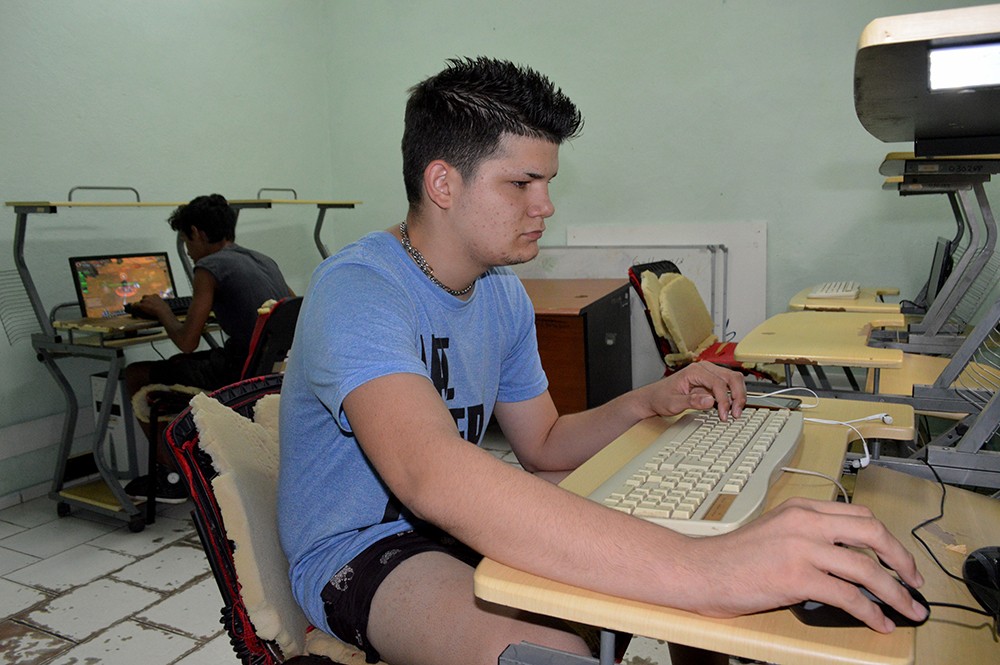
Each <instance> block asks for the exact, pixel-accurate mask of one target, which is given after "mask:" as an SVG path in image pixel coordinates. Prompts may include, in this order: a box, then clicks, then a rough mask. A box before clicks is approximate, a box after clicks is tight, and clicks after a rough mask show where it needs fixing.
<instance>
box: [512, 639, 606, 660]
mask: <svg viewBox="0 0 1000 665" xmlns="http://www.w3.org/2000/svg"><path fill="white" fill-rule="evenodd" d="M611 639H612V643H613V642H614V636H613V635H612V638H611ZM602 641H603V638H602ZM609 662H610V663H614V658H612V659H611V661H609ZM497 664H498V665H598V661H597V659H595V658H591V657H589V656H577V655H575V654H572V653H566V652H565V651H557V650H555V649H549V648H547V647H540V646H538V645H537V644H530V643H528V642H521V643H520V644H511V645H510V646H508V647H507V648H506V649H504V650H503V653H502V654H500V658H499V659H498V660H497ZM601 665H605V664H604V661H603V660H602V661H601Z"/></svg>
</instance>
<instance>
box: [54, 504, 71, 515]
mask: <svg viewBox="0 0 1000 665" xmlns="http://www.w3.org/2000/svg"><path fill="white" fill-rule="evenodd" d="M56 515H58V516H59V517H66V516H67V515H69V504H68V503H66V502H65V501H60V502H59V503H57V504H56Z"/></svg>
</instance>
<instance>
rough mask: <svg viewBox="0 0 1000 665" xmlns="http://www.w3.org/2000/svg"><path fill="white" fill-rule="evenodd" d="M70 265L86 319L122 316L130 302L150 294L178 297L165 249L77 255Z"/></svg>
mask: <svg viewBox="0 0 1000 665" xmlns="http://www.w3.org/2000/svg"><path fill="white" fill-rule="evenodd" d="M69 267H70V270H71V271H72V273H73V285H74V286H75V287H76V298H77V301H78V302H79V304H80V314H81V315H82V316H84V317H87V318H95V319H99V318H110V317H114V316H123V315H124V314H125V305H126V304H127V303H133V302H137V301H138V300H141V299H142V297H143V296H144V295H147V294H154V293H155V294H156V295H158V296H160V297H161V298H165V299H166V298H175V297H176V296H177V288H176V285H175V284H174V274H173V271H171V269H170V259H169V257H168V256H167V253H166V252H152V253H147V254H113V255H104V256H74V257H70V259H69Z"/></svg>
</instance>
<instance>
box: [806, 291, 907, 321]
mask: <svg viewBox="0 0 1000 665" xmlns="http://www.w3.org/2000/svg"><path fill="white" fill-rule="evenodd" d="M812 290H813V287H809V288H807V289H803V290H801V291H799V292H798V293H796V294H795V295H794V296H792V299H791V300H790V301H789V302H788V309H790V310H792V311H794V312H798V311H802V310H810V311H814V312H868V313H875V314H898V313H899V311H900V308H899V303H891V302H883V301H882V296H898V295H899V289H896V288H891V287H881V286H880V287H875V288H869V287H863V288H862V289H861V291H860V292H859V293H858V297H857V298H810V297H809V292H810V291H812Z"/></svg>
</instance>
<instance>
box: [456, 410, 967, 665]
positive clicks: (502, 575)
mask: <svg viewBox="0 0 1000 665" xmlns="http://www.w3.org/2000/svg"><path fill="white" fill-rule="evenodd" d="M883 407H884V408H885V409H886V412H887V413H889V414H890V415H892V417H893V422H894V424H893V425H885V424H883V423H882V422H881V421H866V422H863V423H858V427H860V428H861V431H862V432H863V434H864V436H865V437H881V438H893V439H904V440H905V439H912V437H913V434H914V430H913V426H912V425H913V409H912V408H910V407H909V406H905V405H900V404H879V405H878V408H879V409H882V408H883ZM873 410H874V409H873V405H871V404H867V403H864V402H854V401H850V400H821V403H820V406H819V407H818V408H816V409H812V410H811V411H810V412H809V416H810V417H817V418H826V419H833V420H848V419H851V418H857V417H861V416H866V415H870V414H871V413H872V412H873ZM666 426H667V421H665V420H664V419H662V418H650V419H648V420H645V421H642V422H640V423H639V424H637V425H636V426H635V427H633V428H632V429H630V430H629V431H628V432H626V433H625V434H624V435H622V436H621V437H619V438H618V439H616V440H615V441H613V442H612V443H611V444H610V445H608V446H607V447H606V448H605V449H604V450H602V451H601V452H599V453H598V454H597V455H595V456H594V457H593V458H591V459H590V460H589V461H588V462H586V463H585V464H583V465H582V466H581V467H580V468H579V469H577V470H576V471H575V472H573V473H572V474H571V475H570V476H569V477H567V478H566V480H564V481H563V483H562V487H565V488H566V489H568V490H570V491H572V492H574V493H576V494H581V495H586V494H589V493H590V492H591V491H593V489H594V488H596V487H597V486H599V485H600V484H601V483H602V482H604V480H606V479H607V478H609V477H610V476H611V475H613V474H614V473H615V471H617V470H618V469H619V468H620V467H621V465H622V464H624V463H625V461H627V460H629V459H631V458H632V457H634V456H635V455H636V454H637V453H638V452H639V451H641V450H642V449H643V448H645V447H646V446H647V445H648V444H649V443H650V442H651V441H652V440H653V439H654V438H655V437H656V436H658V435H659V434H660V433H662V432H663V430H664V429H666ZM849 435H850V436H853V433H851V431H850V430H849V429H848V428H846V427H837V426H831V425H819V424H815V423H806V424H805V427H804V434H803V442H802V444H801V445H800V446H799V449H798V451H797V452H796V453H795V456H794V457H793V459H792V461H791V463H790V465H791V466H794V467H797V468H801V469H811V470H814V471H821V472H824V473H827V474H828V475H833V476H834V477H836V476H839V475H840V469H841V465H842V463H843V461H844V457H845V453H846V449H847V445H848V438H849ZM835 492H836V488H835V487H834V486H833V484H832V483H830V482H829V481H827V480H824V479H821V478H816V477H811V476H804V475H801V474H784V475H782V476H781V477H780V478H779V479H778V481H777V482H776V483H775V484H774V486H772V488H771V492H770V493H769V495H768V502H767V507H768V509H770V508H773V507H774V506H776V505H777V504H779V503H781V502H782V501H784V500H785V499H787V498H790V497H792V496H806V497H811V498H815V499H831V498H833V496H834V494H835ZM475 593H476V596H478V597H480V598H482V599H484V600H487V601H490V602H494V603H499V604H501V605H507V606H510V607H516V608H519V609H523V610H528V611H532V612H539V613H541V614H545V615H549V616H556V617H561V618H564V619H569V620H572V621H579V622H582V623H585V624H589V625H593V626H600V627H602V628H607V629H613V630H620V631H625V632H629V633H633V634H636V635H644V636H646V637H650V638H654V639H660V640H665V641H667V642H673V643H676V644H686V645H691V646H694V647H699V648H704V649H709V650H713V651H718V652H722V653H728V654H733V655H738V656H742V657H746V658H754V659H759V660H764V661H767V662H773V663H795V664H801V663H810V664H812V663H837V664H838V665H843V664H844V663H910V662H912V660H913V652H914V629H912V628H901V629H897V630H896V631H895V632H894V633H893V634H891V635H887V636H886V635H881V634H879V633H876V632H874V631H871V630H869V629H868V628H842V629H822V628H812V627H808V626H805V625H803V624H802V623H800V622H799V621H798V620H797V619H795V617H794V616H792V614H791V612H789V611H787V610H777V611H773V612H765V613H762V614H756V615H752V616H744V617H737V618H735V619H712V618H707V617H702V616H699V615H696V614H692V613H690V612H684V611H681V610H675V609H672V608H668V607H662V606H657V605H651V604H647V603H640V602H635V601H628V600H623V599H621V598H615V597H614V596H609V595H605V594H600V593H595V592H592V591H588V590H586V589H581V588H578V587H572V586H569V585H566V584H560V583H557V582H553V581H551V580H547V579H544V578H541V577H538V576H536V575H530V574H528V573H525V572H522V571H519V570H515V569H513V568H509V567H507V566H504V565H502V564H499V563H497V562H496V561H493V560H491V559H485V560H484V561H483V562H482V563H481V564H480V565H479V567H478V568H477V569H476V573H475ZM967 662H969V663H970V664H971V663H972V662H975V661H967ZM978 662H983V661H978Z"/></svg>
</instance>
